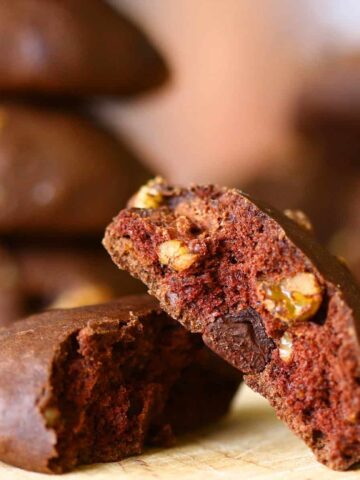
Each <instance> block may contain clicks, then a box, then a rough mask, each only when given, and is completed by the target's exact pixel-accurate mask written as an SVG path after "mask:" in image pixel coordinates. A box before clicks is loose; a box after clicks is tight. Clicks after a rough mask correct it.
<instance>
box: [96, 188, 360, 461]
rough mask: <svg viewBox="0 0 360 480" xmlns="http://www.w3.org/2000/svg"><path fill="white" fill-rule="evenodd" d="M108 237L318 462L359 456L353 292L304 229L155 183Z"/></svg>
mask: <svg viewBox="0 0 360 480" xmlns="http://www.w3.org/2000/svg"><path fill="white" fill-rule="evenodd" d="M104 244H105V246H106V248H107V249H108V251H109V252H110V254H111V256H112V258H113V260H114V261H115V263H116V264H117V265H118V266H119V267H120V268H123V269H126V270H128V271H129V272H130V273H132V274H133V275H134V276H136V277H138V278H140V279H141V280H142V281H143V282H144V283H145V284H146V285H147V286H148V287H149V291H150V293H151V294H153V295H155V296H156V297H157V298H158V299H159V300H160V303H161V306H162V307H163V308H164V309H165V310H166V311H167V312H168V313H169V314H170V315H171V316H172V317H174V318H176V319H178V320H179V321H180V322H181V323H182V324H183V325H184V326H185V327H186V328H188V329H189V330H191V331H193V332H200V333H201V334H202V336H203V339H204V341H205V343H206V344H207V345H208V346H210V347H211V348H212V349H213V350H214V351H215V352H216V353H217V354H219V355H220V356H221V357H222V358H224V359H226V360H227V361H228V362H230V363H231V364H233V365H234V366H235V367H237V368H238V369H239V370H241V371H242V372H244V373H245V374H246V377H245V381H246V382H247V383H248V385H250V386H251V387H252V388H253V389H254V390H256V391H258V392H260V393H261V394H262V395H263V396H265V397H266V398H267V399H268V400H269V401H270V403H271V405H272V406H273V407H274V408H275V410H276V412H277V414H278V416H279V417H280V418H281V419H282V420H284V421H285V422H286V423H287V424H288V425H289V427H290V428H291V429H292V430H293V431H294V432H295V433H297V434H298V435H299V436H300V437H301V438H302V439H303V440H304V441H305V442H306V443H307V444H308V445H309V446H310V447H311V448H312V450H313V451H314V453H315V455H316V457H317V458H318V460H319V461H321V462H323V463H324V464H326V465H328V466H329V467H332V468H334V469H339V470H341V469H346V468H348V467H350V466H351V465H352V464H354V463H355V462H357V461H359V460H360V348H359V333H360V292H359V288H358V286H357V285H356V283H355V282H354V280H353V278H352V276H351V274H350V272H349V271H348V270H347V268H346V267H345V266H344V265H343V264H342V263H340V262H339V261H338V260H337V259H335V258H334V257H332V256H331V255H330V254H328V253H327V251H325V250H324V249H323V248H322V247H321V246H320V245H319V244H318V243H317V242H316V240H315V239H314V237H313V236H312V235H311V234H310V233H309V232H307V231H306V230H305V229H304V228H302V227H300V226H299V225H297V224H296V223H295V222H294V221H292V220H291V219H289V218H287V217H285V216H284V215H282V214H281V213H279V212H276V211H273V210H272V209H270V208H268V207H266V206H262V205H259V204H258V203H256V202H255V201H254V200H252V199H251V198H249V197H248V196H247V195H245V194H244V193H242V192H240V191H238V190H235V189H228V188H220V187H215V186H194V187H192V188H180V187H179V188H178V187H172V186H169V185H167V184H166V183H165V182H163V181H161V180H155V181H152V182H151V183H149V184H148V185H147V186H144V187H142V188H141V189H140V191H139V192H138V194H137V195H135V197H133V199H132V200H131V202H130V206H129V208H128V209H126V210H123V211H121V212H120V213H119V215H118V216H117V217H116V218H115V219H114V221H113V223H112V224H111V225H110V226H109V227H108V229H107V231H106V235H105V239H104Z"/></svg>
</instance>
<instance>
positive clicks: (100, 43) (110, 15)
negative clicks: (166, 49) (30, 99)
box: [0, 0, 167, 96]
mask: <svg viewBox="0 0 360 480" xmlns="http://www.w3.org/2000/svg"><path fill="white" fill-rule="evenodd" d="M166 73H167V71H166V67H165V63H164V61H163V59H162V58H161V56H160V54H159V53H158V52H157V51H156V49H155V48H154V47H153V46H152V45H151V43H150V41H149V40H148V38H147V37H146V36H145V34H144V33H142V32H141V31H140V30H139V29H138V28H137V27H136V26H135V25H134V24H133V23H132V22H130V21H129V20H127V19H126V18H125V17H123V16H122V15H121V14H120V13H118V12H117V11H116V10H115V9H113V8H112V7H111V6H110V5H109V4H108V3H107V2H106V1H103V0H90V1H89V0H62V1H61V2H59V1H57V0H11V1H10V2H8V1H6V0H2V1H1V2H0V91H1V92H6V93H17V94H19V93H20V94H24V93H26V94H28V93H30V94H41V95H45V94H52V95H54V94H59V95H71V96H83V95H103V94H104V95H119V94H121V95H123V94H133V93H136V92H141V91H142V90H145V89H148V88H150V87H154V86H156V85H158V84H160V83H161V82H162V81H163V80H164V79H165V77H166Z"/></svg>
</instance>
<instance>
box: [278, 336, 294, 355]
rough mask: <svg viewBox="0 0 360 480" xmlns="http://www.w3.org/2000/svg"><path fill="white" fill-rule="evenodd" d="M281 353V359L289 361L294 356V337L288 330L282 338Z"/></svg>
mask: <svg viewBox="0 0 360 480" xmlns="http://www.w3.org/2000/svg"><path fill="white" fill-rule="evenodd" d="M279 355H280V358H281V360H283V361H284V362H289V361H290V360H291V357H292V338H291V335H290V334H289V333H288V332H285V333H284V335H283V336H282V337H281V338H280V346H279Z"/></svg>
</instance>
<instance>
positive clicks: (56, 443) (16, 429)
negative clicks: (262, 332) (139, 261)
mask: <svg viewBox="0 0 360 480" xmlns="http://www.w3.org/2000/svg"><path fill="white" fill-rule="evenodd" d="M0 348H1V359H0V385H1V388H0V404H1V406H2V408H1V409H0V419H1V420H0V459H1V460H3V461H5V462H8V463H11V464H13V465H16V466H19V467H21V468H25V469H28V470H36V471H41V472H57V473H59V472H62V471H66V470H69V469H71V468H73V467H74V466H76V465H79V464H87V463H93V462H105V461H116V460H120V459H121V458H124V457H126V456H129V455H134V454H139V453H141V451H142V450H143V448H144V445H146V444H149V443H157V444H159V443H161V444H164V443H165V445H166V444H168V443H169V441H171V439H172V437H173V435H174V434H176V433H177V432H179V431H183V430H191V429H194V428H196V427H199V426H201V425H203V424H204V423H207V422H211V421H215V420H216V419H218V418H219V417H220V416H221V415H223V414H224V413H225V412H226V411H227V409H228V407H229V404H230V401H231V399H232V397H233V394H234V393H235V391H236V389H237V387H238V384H239V381H240V376H239V375H238V372H236V371H235V370H234V369H232V368H231V367H228V366H227V365H226V364H225V363H224V362H222V361H221V360H220V359H217V358H216V357H215V356H214V355H213V354H212V353H211V352H210V351H209V350H207V349H206V347H204V345H203V343H202V342H201V338H200V336H198V335H192V334H189V333H188V332H187V331H186V330H185V329H183V328H182V327H181V326H180V325H179V324H177V323H176V322H174V321H173V320H172V319H170V318H169V317H167V315H166V314H165V313H163V312H161V310H160V309H159V306H158V304H157V302H156V301H155V300H153V299H151V298H150V297H148V296H137V297H136V296H133V297H124V298H123V299H122V300H119V301H116V302H113V303H108V304H103V305H97V306H94V307H86V308H78V309H69V310H53V311H49V312H47V313H44V314H41V315H37V316H33V317H29V318H28V319H27V320H24V321H21V322H18V323H17V324H15V325H14V326H13V327H10V328H9V329H3V330H2V331H1V332H0ZM209 369H211V375H209V374H208V371H209ZM209 395H211V396H212V397H213V398H212V399H211V400H210V401H209ZM189 410H191V413H189ZM205 410H206V412H205Z"/></svg>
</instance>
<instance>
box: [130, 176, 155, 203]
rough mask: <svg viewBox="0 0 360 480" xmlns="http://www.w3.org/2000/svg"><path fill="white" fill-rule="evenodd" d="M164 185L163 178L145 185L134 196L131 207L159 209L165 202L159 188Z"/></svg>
mask: <svg viewBox="0 0 360 480" xmlns="http://www.w3.org/2000/svg"><path fill="white" fill-rule="evenodd" d="M162 183H163V179H162V178H161V177H156V178H153V179H152V180H149V181H148V183H147V184H146V185H143V186H142V187H141V188H140V189H139V191H138V192H137V193H136V194H135V195H134V196H133V198H132V199H131V200H130V202H129V206H130V207H133V208H158V207H160V205H161V204H162V202H163V195H162V193H161V192H160V191H159V189H158V188H157V187H158V186H159V185H161V184H162Z"/></svg>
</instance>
